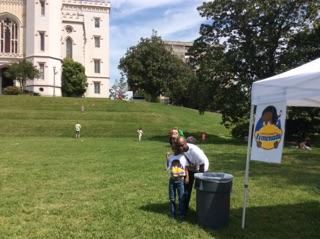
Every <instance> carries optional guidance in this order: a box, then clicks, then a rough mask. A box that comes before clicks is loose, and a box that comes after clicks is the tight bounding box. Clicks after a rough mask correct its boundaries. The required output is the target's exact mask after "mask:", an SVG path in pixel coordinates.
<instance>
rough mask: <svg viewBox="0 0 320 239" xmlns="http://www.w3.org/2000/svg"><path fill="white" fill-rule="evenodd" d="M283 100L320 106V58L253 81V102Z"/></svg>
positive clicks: (290, 102) (295, 103) (263, 102)
mask: <svg viewBox="0 0 320 239" xmlns="http://www.w3.org/2000/svg"><path fill="white" fill-rule="evenodd" d="M283 101H285V102H286V103H287V105H289V106H314V107H320V58H318V59H316V60H314V61H311V62H309V63H307V64H304V65H302V66H299V67H297V68H294V69H292V70H289V71H286V72H284V73H281V74H279V75H275V76H272V77H269V78H267V79H264V80H260V81H256V82H254V83H253V85H252V92H251V103H252V104H254V105H259V104H268V103H275V102H283Z"/></svg>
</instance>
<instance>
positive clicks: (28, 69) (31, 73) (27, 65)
mask: <svg viewBox="0 0 320 239" xmlns="http://www.w3.org/2000/svg"><path fill="white" fill-rule="evenodd" d="M5 75H6V77H7V78H9V79H11V80H14V81H18V82H19V86H20V91H21V92H24V91H25V89H26V82H27V80H33V79H34V78H37V77H39V71H38V69H37V68H35V67H34V66H33V64H32V63H31V62H29V61H27V60H22V61H20V62H18V63H13V64H12V65H10V66H9V67H8V69H7V70H6V71H5Z"/></svg>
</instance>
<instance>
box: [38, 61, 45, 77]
mask: <svg viewBox="0 0 320 239" xmlns="http://www.w3.org/2000/svg"><path fill="white" fill-rule="evenodd" d="M39 73H40V75H39V79H41V80H44V63H43V62H40V63H39Z"/></svg>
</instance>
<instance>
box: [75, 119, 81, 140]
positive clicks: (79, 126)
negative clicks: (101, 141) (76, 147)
mask: <svg viewBox="0 0 320 239" xmlns="http://www.w3.org/2000/svg"><path fill="white" fill-rule="evenodd" d="M74 128H75V130H76V139H79V138H80V130H81V124H79V122H77V123H76V124H75V126H74Z"/></svg>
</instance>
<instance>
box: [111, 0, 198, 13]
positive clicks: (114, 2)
mask: <svg viewBox="0 0 320 239" xmlns="http://www.w3.org/2000/svg"><path fill="white" fill-rule="evenodd" d="M183 1H188V0H111V8H113V9H115V10H117V11H118V13H119V17H124V16H128V15H130V14H133V13H136V12H138V11H142V10H146V9H149V8H156V7H161V6H166V5H173V4H179V3H181V2H183ZM189 1H190V0H189ZM191 1H193V0H191Z"/></svg>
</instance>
